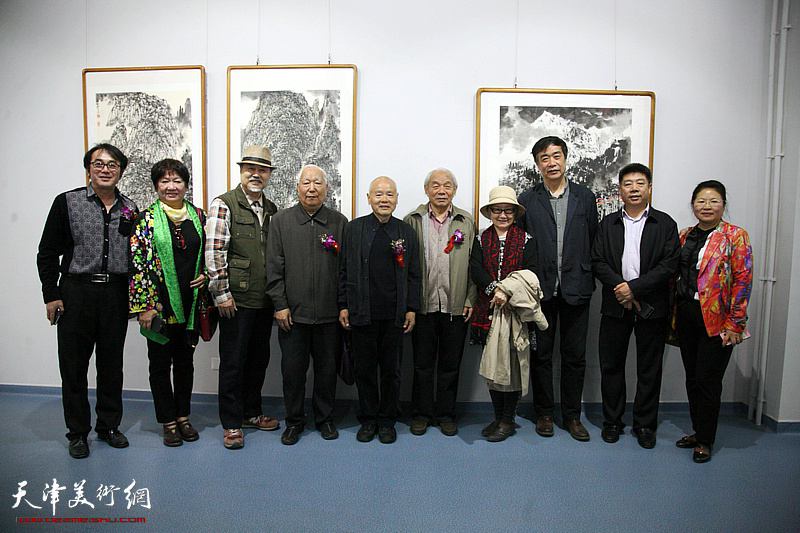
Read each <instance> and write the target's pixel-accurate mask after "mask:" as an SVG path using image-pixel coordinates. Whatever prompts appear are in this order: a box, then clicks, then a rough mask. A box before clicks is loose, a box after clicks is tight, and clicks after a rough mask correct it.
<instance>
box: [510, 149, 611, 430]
mask: <svg viewBox="0 0 800 533" xmlns="http://www.w3.org/2000/svg"><path fill="white" fill-rule="evenodd" d="M531 153H532V155H533V160H534V162H535V163H536V167H537V168H538V170H539V173H540V174H541V176H542V181H541V182H540V183H537V184H536V185H534V186H533V188H531V189H528V190H527V191H525V192H523V193H522V194H521V195H520V196H519V203H520V204H522V205H523V206H524V207H525V214H524V215H523V216H522V219H521V221H520V224H521V226H522V227H523V228H525V231H527V232H528V233H530V234H531V235H535V236H536V240H537V242H538V256H539V257H538V261H537V264H538V268H537V270H536V275H537V276H538V277H539V282H540V283H541V286H542V290H543V291H544V298H543V299H542V311H543V312H544V315H545V317H546V318H547V323H548V324H549V325H550V327H548V328H547V329H546V330H544V331H541V330H539V329H537V328H531V329H533V330H534V331H535V332H536V333H535V334H536V344H537V349H536V351H535V352H533V353H532V354H531V388H532V389H533V405H534V410H535V413H536V432H537V433H538V434H539V435H541V436H543V437H552V436H553V434H554V427H553V412H554V410H555V399H554V394H553V344H554V342H555V335H556V322H557V321H558V320H559V319H560V321H561V416H562V419H563V422H564V427H565V429H566V430H567V431H569V434H570V435H571V436H572V438H574V439H575V440H579V441H588V440H589V432H588V431H586V428H585V427H584V426H583V424H581V420H580V417H581V398H582V396H583V380H584V374H585V371H586V334H587V332H588V329H589V302H590V300H591V299H592V293H593V292H594V278H593V277H592V258H591V251H592V243H593V242H594V237H595V234H596V233H597V225H598V217H597V201H596V199H595V196H594V193H592V191H590V190H589V188H588V187H585V186H583V185H581V184H579V183H576V182H574V181H570V180H568V179H567V177H566V170H567V143H565V142H564V141H563V140H562V139H560V138H558V137H554V136H549V137H543V138H541V139H539V140H538V141H536V143H535V144H534V145H533V150H532V151H531Z"/></svg>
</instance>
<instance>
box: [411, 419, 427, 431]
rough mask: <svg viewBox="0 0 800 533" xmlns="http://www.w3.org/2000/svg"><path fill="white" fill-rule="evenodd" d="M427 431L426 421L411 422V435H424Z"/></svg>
mask: <svg viewBox="0 0 800 533" xmlns="http://www.w3.org/2000/svg"><path fill="white" fill-rule="evenodd" d="M426 431H428V422H427V421H426V420H417V419H414V420H412V421H411V434H412V435H424V434H425V432H426Z"/></svg>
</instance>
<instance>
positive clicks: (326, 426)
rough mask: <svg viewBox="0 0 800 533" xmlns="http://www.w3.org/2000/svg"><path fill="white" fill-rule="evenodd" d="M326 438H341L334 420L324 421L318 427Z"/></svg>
mask: <svg viewBox="0 0 800 533" xmlns="http://www.w3.org/2000/svg"><path fill="white" fill-rule="evenodd" d="M317 429H318V430H319V432H320V434H321V435H322V438H323V439H325V440H334V439H338V438H339V430H337V429H336V426H334V425H333V422H323V423H322V424H320V425H319V427H318V428H317Z"/></svg>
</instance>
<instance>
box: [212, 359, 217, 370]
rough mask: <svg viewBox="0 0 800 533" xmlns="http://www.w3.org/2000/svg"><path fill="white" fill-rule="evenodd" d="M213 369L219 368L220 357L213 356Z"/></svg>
mask: <svg viewBox="0 0 800 533" xmlns="http://www.w3.org/2000/svg"><path fill="white" fill-rule="evenodd" d="M211 370H219V357H212V358H211Z"/></svg>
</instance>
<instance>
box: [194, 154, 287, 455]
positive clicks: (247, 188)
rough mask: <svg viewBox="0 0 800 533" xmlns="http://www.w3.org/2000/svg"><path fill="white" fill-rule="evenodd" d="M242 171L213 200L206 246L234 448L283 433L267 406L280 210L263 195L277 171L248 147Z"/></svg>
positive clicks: (224, 408) (224, 413)
mask: <svg viewBox="0 0 800 533" xmlns="http://www.w3.org/2000/svg"><path fill="white" fill-rule="evenodd" d="M238 165H239V175H240V180H241V183H240V184H239V186H237V187H236V188H235V189H232V190H230V191H228V192H226V193H225V194H222V195H220V196H219V197H217V198H215V199H214V201H213V202H211V207H210V209H209V211H208V219H207V220H206V246H205V260H206V267H207V268H208V276H209V284H208V289H209V291H210V292H211V294H212V296H213V297H214V301H215V303H216V305H217V309H218V310H219V315H220V318H219V391H218V394H219V416H220V421H221V422H222V428H223V430H224V432H225V433H224V435H223V440H222V443H223V445H224V446H225V447H226V448H228V449H238V448H241V447H242V446H244V433H243V432H242V428H251V429H258V430H261V431H274V430H276V429H278V428H279V427H280V423H279V422H278V421H277V420H275V419H274V418H270V417H268V416H265V415H264V414H263V411H262V407H261V387H262V386H263V385H264V377H265V376H266V373H267V365H268V364H269V351H270V350H269V339H270V336H271V334H272V317H273V306H272V301H271V300H270V299H269V297H268V296H267V294H266V288H267V270H266V257H267V255H266V253H267V234H268V231H269V222H270V218H271V217H272V215H274V214H275V213H276V212H277V210H278V209H277V208H276V207H275V204H273V203H272V202H271V201H270V200H269V199H267V197H266V196H265V195H264V193H263V191H264V189H265V188H266V186H267V184H268V183H269V178H270V175H271V174H272V170H273V169H274V168H277V167H275V166H273V164H272V155H271V154H270V151H269V148H266V147H264V146H248V147H247V148H246V149H245V151H244V155H243V156H242V160H241V161H239V163H238Z"/></svg>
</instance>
